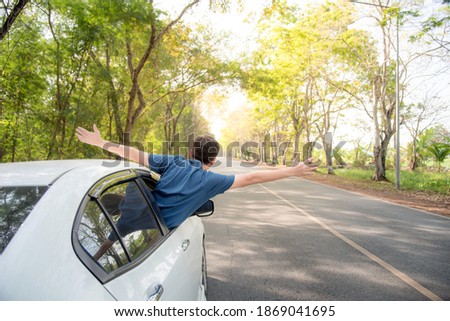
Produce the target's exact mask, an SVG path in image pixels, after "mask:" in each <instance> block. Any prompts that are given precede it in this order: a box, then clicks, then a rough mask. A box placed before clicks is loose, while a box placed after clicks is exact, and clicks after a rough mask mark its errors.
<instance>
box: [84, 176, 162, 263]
mask: <svg viewBox="0 0 450 321" xmlns="http://www.w3.org/2000/svg"><path fill="white" fill-rule="evenodd" d="M162 236H163V233H162V231H161V229H160V227H159V224H158V223H157V220H156V219H155V215H154V213H153V211H152V210H151V208H150V207H149V205H148V202H147V201H146V198H145V197H144V196H143V194H142V191H141V189H140V187H139V186H138V185H137V184H136V182H134V181H129V182H126V183H121V184H117V185H114V186H112V187H110V188H108V189H106V190H105V191H103V192H102V193H101V195H100V196H99V197H98V198H95V199H91V200H90V201H89V202H88V203H87V205H86V207H85V209H84V211H83V217H82V218H81V222H80V224H79V228H78V239H79V241H80V244H81V245H82V247H83V248H84V250H85V251H86V252H88V253H89V254H90V256H91V257H92V258H93V259H94V260H96V261H97V262H98V264H99V265H100V266H101V267H102V268H103V269H104V270H105V271H106V272H113V271H115V270H117V269H118V268H120V267H122V266H124V265H126V264H128V263H129V262H133V261H134V260H136V259H138V258H139V257H141V256H142V255H143V254H144V253H146V252H148V251H147V250H149V249H151V248H152V246H153V245H155V244H157V243H158V241H159V240H160V239H161V238H162Z"/></svg>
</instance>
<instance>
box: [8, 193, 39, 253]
mask: <svg viewBox="0 0 450 321" xmlns="http://www.w3.org/2000/svg"><path fill="white" fill-rule="evenodd" d="M46 190H47V186H16V187H0V254H2V253H3V250H4V249H5V248H6V246H7V245H8V243H9V242H10V241H11V239H12V238H13V237H14V234H16V232H17V231H18V230H19V228H20V226H21V225H22V223H23V222H24V221H25V219H26V218H27V216H28V214H30V212H31V210H32V209H33V207H34V206H35V205H36V204H37V202H38V201H39V199H40V198H41V197H42V195H44V193H45V191H46Z"/></svg>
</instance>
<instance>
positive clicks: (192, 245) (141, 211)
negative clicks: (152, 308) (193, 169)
mask: <svg viewBox="0 0 450 321" xmlns="http://www.w3.org/2000/svg"><path fill="white" fill-rule="evenodd" d="M158 178H159V177H158V175H157V174H155V173H153V172H150V171H149V170H148V169H146V168H143V167H140V166H139V165H137V164H134V163H131V162H119V161H113V160H63V161H39V162H24V163H4V164H0V300H205V299H206V258H205V248H204V228H203V224H202V222H201V219H200V218H199V217H198V216H206V215H210V214H212V212H213V206H212V201H209V203H208V204H206V205H207V206H206V207H209V209H208V210H207V211H203V212H201V213H200V212H199V211H197V213H195V214H197V215H195V214H194V215H193V216H191V217H190V218H189V219H187V220H186V221H185V222H184V223H183V224H182V225H181V226H179V227H178V228H176V229H173V230H169V229H168V228H167V227H166V225H165V224H164V221H163V219H162V218H161V216H160V215H159V211H158V209H157V207H156V206H155V205H154V199H153V196H152V190H153V188H154V186H155V184H156V183H157V181H158Z"/></svg>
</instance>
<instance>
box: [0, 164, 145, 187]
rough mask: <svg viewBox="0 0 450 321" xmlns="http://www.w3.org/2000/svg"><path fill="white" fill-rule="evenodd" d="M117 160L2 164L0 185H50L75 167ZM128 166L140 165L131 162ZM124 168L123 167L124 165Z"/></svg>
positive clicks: (94, 165) (0, 165)
mask: <svg viewBox="0 0 450 321" xmlns="http://www.w3.org/2000/svg"><path fill="white" fill-rule="evenodd" d="M112 162H115V163H114V164H115V165H118V163H117V161H115V160H110V159H109V160H106V159H105V160H101V159H95V160H86V159H84V160H82V159H77V160H50V161H32V162H18V163H2V164H0V186H2V187H5V186H49V185H51V184H53V183H54V182H55V181H56V180H58V178H60V177H61V176H63V175H64V174H65V173H67V172H70V171H72V170H74V169H80V168H86V169H87V168H92V167H99V166H107V165H108V163H109V164H110V165H111V164H112ZM129 164H130V165H129V166H128V168H131V167H139V165H138V164H134V163H129ZM122 168H123V167H122Z"/></svg>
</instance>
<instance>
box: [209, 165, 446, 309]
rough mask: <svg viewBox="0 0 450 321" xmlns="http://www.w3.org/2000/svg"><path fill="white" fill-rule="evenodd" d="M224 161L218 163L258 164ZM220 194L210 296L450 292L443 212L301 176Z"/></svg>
mask: <svg viewBox="0 0 450 321" xmlns="http://www.w3.org/2000/svg"><path fill="white" fill-rule="evenodd" d="M222 163H223V164H222V166H220V167H217V168H215V169H213V170H214V171H217V172H221V173H224V174H234V173H244V172H247V171H249V170H260V169H256V168H254V167H253V168H246V167H242V166H240V163H239V162H236V161H234V162H233V164H232V166H230V165H231V164H228V165H229V166H228V167H226V166H224V165H226V162H225V161H224V160H222ZM214 201H215V205H216V206H215V208H216V211H215V214H214V215H213V216H211V217H209V218H205V219H203V222H204V224H205V229H206V250H207V260H208V288H209V293H208V300H212V301H214V300H221V301H229V300H236V301H241V300H246V301H263V300H275V301H279V300H286V301H296V300H302V301H304V300H312V301H322V300H326V301H343V300H354V301H384V300H400V301H415V300H420V301H426V300H450V219H448V218H446V217H441V216H438V215H434V214H430V213H426V212H422V211H418V210H415V209H411V208H407V207H403V206H398V205H395V204H392V203H388V202H384V201H380V200H377V199H374V198H370V197H367V196H363V195H360V194H356V193H351V192H347V191H343V190H339V189H336V188H332V187H328V186H324V185H321V184H317V183H313V182H311V181H307V180H304V179H300V178H289V179H285V180H281V181H276V182H271V183H266V184H263V185H254V186H250V187H246V188H243V189H239V190H231V191H228V192H226V193H225V194H223V195H220V196H217V197H215V199H214Z"/></svg>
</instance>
